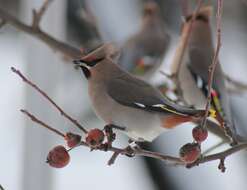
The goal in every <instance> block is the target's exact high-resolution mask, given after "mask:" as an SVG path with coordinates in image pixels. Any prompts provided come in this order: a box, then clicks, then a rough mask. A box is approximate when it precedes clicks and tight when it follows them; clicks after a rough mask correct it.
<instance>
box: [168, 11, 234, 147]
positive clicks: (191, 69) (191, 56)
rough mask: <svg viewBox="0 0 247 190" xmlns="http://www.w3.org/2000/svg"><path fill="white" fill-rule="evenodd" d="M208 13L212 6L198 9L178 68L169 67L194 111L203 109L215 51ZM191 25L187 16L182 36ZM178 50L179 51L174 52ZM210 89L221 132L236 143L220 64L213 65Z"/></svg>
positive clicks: (174, 66)
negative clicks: (226, 133)
mask: <svg viewBox="0 0 247 190" xmlns="http://www.w3.org/2000/svg"><path fill="white" fill-rule="evenodd" d="M211 14H212V7H211V6H204V7H202V8H201V9H200V11H199V12H198V14H197V16H196V18H195V20H194V21H193V24H192V30H191V34H190V36H189V40H188V44H187V47H186V49H185V54H184V56H183V59H182V62H181V65H180V68H177V65H174V64H172V65H171V70H172V73H175V72H177V77H178V78H177V79H178V84H179V88H180V91H181V96H182V98H183V101H184V102H185V103H186V104H187V105H190V106H193V107H195V108H197V109H199V108H203V107H205V105H206V97H207V93H208V78H209V73H208V68H209V66H210V64H211V63H212V60H213V57H214V52H215V50H214V45H213V40H212V33H211V26H210V16H211ZM191 22H192V15H189V16H187V17H186V19H185V22H184V23H183V26H182V34H181V35H183V32H186V31H188V27H189V25H190V24H191ZM177 51H181V50H180V49H177ZM177 69H178V70H177ZM176 70H177V71H176ZM212 87H213V91H212V93H211V97H212V102H211V106H212V107H213V108H214V109H215V110H216V119H217V121H219V123H220V126H221V127H222V128H221V129H222V130H223V128H226V129H227V132H228V136H230V137H231V138H232V141H233V142H234V143H236V141H237V140H236V136H235V135H236V129H235V126H234V121H233V118H232V114H231V108H230V102H229V97H228V93H227V90H226V86H225V77H224V74H223V71H222V68H221V65H220V64H217V66H216V70H215V74H214V80H213V83H212Z"/></svg>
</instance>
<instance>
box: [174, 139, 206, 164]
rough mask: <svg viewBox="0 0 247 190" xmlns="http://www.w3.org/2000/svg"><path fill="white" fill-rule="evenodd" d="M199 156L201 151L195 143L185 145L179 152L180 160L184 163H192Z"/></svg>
mask: <svg viewBox="0 0 247 190" xmlns="http://www.w3.org/2000/svg"><path fill="white" fill-rule="evenodd" d="M200 154H201V149H200V146H199V144H197V143H187V144H185V145H184V146H182V147H181V148H180V150H179V155H180V159H181V160H182V161H184V162H186V163H193V162H194V161H196V160H197V159H198V158H199V156H200Z"/></svg>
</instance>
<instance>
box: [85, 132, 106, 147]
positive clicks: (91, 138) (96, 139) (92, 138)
mask: <svg viewBox="0 0 247 190" xmlns="http://www.w3.org/2000/svg"><path fill="white" fill-rule="evenodd" d="M104 138H105V134H104V132H103V131H102V130H100V129H92V130H90V131H89V132H88V133H87V136H86V143H87V144H88V145H89V146H91V147H98V146H99V145H101V144H102V142H103V141H104Z"/></svg>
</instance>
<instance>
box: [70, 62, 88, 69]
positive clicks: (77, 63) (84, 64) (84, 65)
mask: <svg viewBox="0 0 247 190" xmlns="http://www.w3.org/2000/svg"><path fill="white" fill-rule="evenodd" d="M73 63H74V64H75V65H76V66H78V67H85V68H87V69H90V68H89V66H88V65H87V63H86V62H83V60H73Z"/></svg>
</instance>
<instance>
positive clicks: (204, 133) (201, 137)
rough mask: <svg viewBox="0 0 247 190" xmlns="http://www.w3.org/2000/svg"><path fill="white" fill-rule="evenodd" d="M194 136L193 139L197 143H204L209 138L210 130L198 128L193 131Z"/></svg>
mask: <svg viewBox="0 0 247 190" xmlns="http://www.w3.org/2000/svg"><path fill="white" fill-rule="evenodd" d="M192 135H193V138H194V139H195V141H197V142H199V143H200V142H203V141H205V140H206V139H207V137H208V130H207V129H203V128H202V127H201V126H196V127H195V128H194V129H193V130H192Z"/></svg>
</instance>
